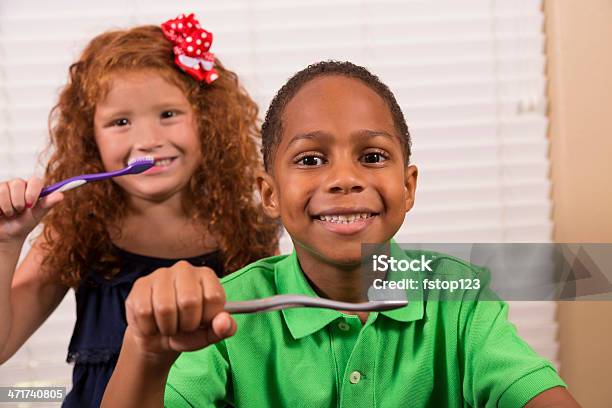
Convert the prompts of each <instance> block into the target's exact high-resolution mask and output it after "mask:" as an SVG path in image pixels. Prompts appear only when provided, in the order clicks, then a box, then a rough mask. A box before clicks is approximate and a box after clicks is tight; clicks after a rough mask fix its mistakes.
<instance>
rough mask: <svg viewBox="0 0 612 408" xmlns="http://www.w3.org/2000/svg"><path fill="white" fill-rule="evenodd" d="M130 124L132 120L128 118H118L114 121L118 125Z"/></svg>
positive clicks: (114, 124)
mask: <svg viewBox="0 0 612 408" xmlns="http://www.w3.org/2000/svg"><path fill="white" fill-rule="evenodd" d="M129 124H130V121H129V120H127V119H126V118H121V119H116V120H114V121H113V123H112V125H113V126H117V127H122V126H127V125H129Z"/></svg>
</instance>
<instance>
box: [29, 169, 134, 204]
mask: <svg viewBox="0 0 612 408" xmlns="http://www.w3.org/2000/svg"><path fill="white" fill-rule="evenodd" d="M126 170H127V169H122V170H117V171H112V172H110V173H96V174H83V175H81V176H75V177H70V178H68V179H66V180H63V181H60V182H59V183H55V184H53V185H50V186H48V187H45V188H43V189H42V191H41V193H40V198H43V197H44V196H47V195H49V194H51V193H53V192H54V191H68V190H72V189H73V188H77V187H80V186H82V185H83V184H86V183H89V182H90V181H100V180H106V179H109V178H112V177H118V176H123V175H124V174H127V171H126Z"/></svg>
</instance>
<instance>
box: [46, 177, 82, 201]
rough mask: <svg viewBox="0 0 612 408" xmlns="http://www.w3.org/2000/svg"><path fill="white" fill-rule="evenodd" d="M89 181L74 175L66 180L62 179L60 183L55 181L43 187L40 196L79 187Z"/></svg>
mask: <svg viewBox="0 0 612 408" xmlns="http://www.w3.org/2000/svg"><path fill="white" fill-rule="evenodd" d="M85 183H87V180H83V179H82V178H80V177H72V178H69V179H66V180H64V181H60V182H59V183H55V184H53V185H50V186H49V187H45V188H43V189H42V191H41V192H40V197H39V199H40V198H43V197H45V196H47V195H49V194H51V193H53V192H55V191H68V190H72V189H73V188H77V187H79V186H82V185H83V184H85Z"/></svg>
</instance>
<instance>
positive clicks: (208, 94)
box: [0, 15, 279, 407]
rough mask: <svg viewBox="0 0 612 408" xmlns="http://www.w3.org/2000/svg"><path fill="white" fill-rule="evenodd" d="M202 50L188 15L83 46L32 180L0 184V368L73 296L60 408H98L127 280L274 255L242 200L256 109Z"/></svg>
mask: <svg viewBox="0 0 612 408" xmlns="http://www.w3.org/2000/svg"><path fill="white" fill-rule="evenodd" d="M211 41H212V34H211V33H210V32H208V31H206V30H203V29H202V28H201V27H200V25H199V23H198V21H197V20H195V18H193V15H189V16H184V15H181V16H179V17H178V18H176V19H173V20H170V21H168V22H166V23H164V24H163V25H162V27H161V28H160V27H157V26H140V27H136V28H133V29H130V30H126V31H112V32H107V33H104V34H102V35H99V36H97V37H96V38H94V39H93V40H92V41H91V42H90V43H89V45H88V46H87V47H86V48H85V50H84V51H83V53H82V55H81V57H80V58H79V59H78V61H76V62H75V63H74V64H72V65H71V66H70V70H69V72H70V79H69V82H68V84H67V85H66V86H65V87H64V88H63V90H62V92H61V94H60V97H59V102H58V103H57V105H56V106H55V107H54V109H53V110H52V113H51V126H50V134H51V141H50V147H52V148H53V154H52V156H51V158H50V160H49V162H48V165H47V168H46V173H45V178H44V183H43V182H42V181H41V180H39V179H37V178H32V179H30V180H28V181H27V182H26V181H23V180H19V179H16V180H11V181H8V182H4V183H0V319H2V322H3V324H2V326H1V327H0V363H1V362H4V361H6V360H7V359H8V358H10V357H11V356H12V355H13V354H14V353H15V352H16V351H17V350H18V349H19V348H20V347H21V345H22V344H23V343H24V342H25V341H26V340H27V339H28V338H29V337H30V335H31V334H32V333H33V332H34V331H35V330H36V329H37V328H38V327H39V326H40V325H41V324H42V323H43V322H44V321H45V320H46V318H47V317H48V316H49V315H50V314H51V313H52V311H53V310H54V309H55V308H56V307H57V305H58V304H59V303H60V302H61V300H62V298H63V297H64V296H65V294H66V292H67V291H68V289H69V288H70V287H72V288H74V289H75V292H76V301H77V321H76V324H75V328H74V333H73V335H72V339H71V341H70V345H69V350H68V361H69V362H74V363H75V367H74V373H73V388H72V390H71V392H70V393H69V394H68V396H67V398H66V400H65V402H64V405H65V406H79V407H82V406H99V404H100V401H101V399H102V395H103V393H104V389H105V387H106V384H107V382H108V380H109V378H110V376H111V374H112V371H113V369H114V366H115V363H116V361H117V356H118V354H119V350H120V348H121V343H122V339H123V334H124V331H125V327H126V320H125V307H124V301H125V299H126V297H127V295H128V293H129V291H130V289H131V287H132V284H133V283H134V281H135V280H136V279H138V278H139V277H142V276H144V275H147V274H149V273H151V272H152V271H154V270H156V269H159V268H162V267H170V266H172V265H173V264H174V263H176V262H177V261H178V260H187V261H188V262H189V263H191V264H192V265H200V266H201V265H207V266H209V267H211V268H212V269H213V270H214V271H215V273H216V274H217V275H219V276H221V275H223V274H224V273H227V272H231V271H234V270H236V269H238V268H240V267H242V266H244V265H246V264H248V263H250V262H253V261H255V260H257V259H260V258H262V257H265V256H269V255H272V254H273V253H274V252H275V251H276V248H277V245H278V233H279V226H278V224H277V223H275V222H272V221H271V220H270V219H267V218H264V216H263V215H262V212H261V211H260V209H259V203H257V202H256V200H255V196H254V185H255V172H256V171H257V170H258V168H259V166H260V162H259V154H258V152H257V142H256V138H257V137H258V136H259V134H258V128H257V114H258V110H257V107H256V105H255V103H254V102H253V101H252V100H251V98H250V97H249V96H248V94H247V93H246V91H245V90H244V89H243V88H242V87H241V85H240V84H239V82H238V79H237V76H236V74H234V73H233V72H231V71H229V70H227V69H226V68H224V66H223V65H222V64H221V63H220V62H219V61H218V60H216V61H215V59H214V56H213V55H212V54H210V53H209V52H208V48H209V47H210V44H211ZM143 156H151V157H153V158H154V159H155V165H154V167H153V168H151V169H150V170H148V171H147V172H145V173H142V174H139V175H132V176H127V177H121V178H116V179H113V180H112V181H110V180H106V181H102V182H95V183H92V184H90V185H87V186H85V187H81V188H80V189H77V190H75V191H72V192H66V193H59V192H56V193H52V194H51V195H49V196H47V197H44V198H43V199H41V200H39V195H40V193H41V189H42V187H43V185H49V184H52V183H56V182H58V181H60V180H63V179H66V178H68V177H71V176H75V175H80V174H84V173H99V172H108V171H114V170H118V169H121V168H124V167H125V166H126V164H127V163H128V162H129V161H130V160H133V159H138V158H142V157H143ZM41 220H42V222H43V224H44V229H43V233H42V235H41V236H39V237H38V238H37V239H36V241H35V242H34V243H33V245H32V249H31V250H30V252H29V253H28V255H27V256H26V258H25V259H24V261H23V262H22V263H21V264H20V265H19V266H18V267H16V264H17V260H18V257H19V254H20V251H21V248H22V245H23V243H24V241H25V239H26V236H27V235H28V234H29V233H30V232H31V231H32V230H33V228H34V227H35V226H36V225H37V224H38V222H40V221H41ZM168 284H173V283H172V282H168Z"/></svg>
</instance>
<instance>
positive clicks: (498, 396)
mask: <svg viewBox="0 0 612 408" xmlns="http://www.w3.org/2000/svg"><path fill="white" fill-rule="evenodd" d="M262 134H263V147H262V151H263V154H264V165H265V167H266V173H264V174H262V175H261V176H260V177H259V179H258V183H259V188H260V191H261V196H262V205H263V207H264V210H265V212H266V213H267V214H268V215H269V216H272V217H274V218H280V219H281V220H282V222H283V225H284V226H285V228H286V230H287V232H288V233H289V235H290V236H291V239H292V240H293V243H294V246H295V251H294V253H293V254H292V255H290V256H278V257H273V258H267V259H264V260H261V261H259V262H256V263H254V264H251V265H250V266H247V267H246V268H244V269H242V270H240V271H238V272H236V273H234V274H232V275H230V276H228V277H227V278H224V279H223V280H222V281H221V283H222V285H223V286H221V284H220V283H219V281H218V280H217V279H216V278H215V276H214V274H213V273H212V272H211V271H210V270H208V269H207V268H194V267H191V266H189V265H187V264H185V263H179V264H176V265H175V266H174V267H172V268H170V269H167V270H158V271H156V272H155V273H153V274H152V275H150V276H148V277H146V278H143V279H141V280H139V281H138V282H137V283H136V285H135V286H134V289H133V290H132V292H131V294H130V296H129V298H128V300H127V302H126V313H127V318H128V322H129V326H128V329H127V331H126V335H125V338H124V344H123V349H122V352H121V356H120V358H119V362H118V365H117V369H116V371H115V374H114V375H113V378H112V379H111V382H110V385H109V387H108V388H107V391H106V394H105V400H104V403H105V404H106V405H107V406H113V407H115V406H161V405H162V404H163V401H164V394H165V403H166V405H167V406H181V407H182V406H202V407H207V406H224V405H225V404H230V405H235V406H240V407H242V406H252V407H263V406H291V407H293V406H312V407H323V406H346V407H357V406H364V407H373V406H377V407H396V406H415V407H420V406H433V407H443V406H448V407H463V406H501V407H517V406H523V405H525V404H527V406H528V407H544V406H553V404H555V403H556V404H558V405H554V406H567V407H572V406H577V404H576V403H575V401H574V400H573V399H572V398H571V396H570V395H569V394H568V393H567V392H566V391H565V389H564V388H563V387H564V386H565V385H564V383H563V382H562V381H561V379H560V378H559V377H558V376H557V374H556V372H555V371H554V369H553V368H552V367H551V366H550V364H549V363H548V362H547V361H546V360H543V359H541V358H539V357H538V356H537V355H536V354H535V353H533V351H532V350H531V349H530V348H529V347H528V346H527V345H526V344H525V343H524V342H522V341H521V340H520V339H519V338H518V337H517V336H516V333H515V330H514V327H513V326H512V325H511V324H509V323H508V322H507V320H506V312H507V310H506V305H505V304H503V303H501V302H484V301H483V302H464V303H462V302H431V301H430V302H426V301H423V300H422V299H417V300H414V299H413V300H411V301H410V303H409V304H408V305H407V306H405V307H403V308H401V309H397V310H392V311H387V312H380V313H378V312H371V313H369V314H368V313H354V314H351V313H348V312H347V313H342V312H340V311H336V310H327V309H305V308H302V309H287V310H283V311H277V312H270V313H260V314H253V315H234V316H230V315H229V314H228V313H227V312H225V311H224V310H223V308H224V303H225V294H227V297H228V299H229V300H248V299H255V298H262V297H267V296H271V295H276V294H289V293H292V294H306V295H310V296H321V297H326V298H330V299H334V300H341V301H347V302H359V301H363V300H364V299H365V293H364V289H363V288H364V285H363V283H364V282H363V281H364V279H363V274H364V271H362V268H361V244H362V243H388V242H389V241H390V240H391V239H392V237H393V235H394V234H395V233H396V232H397V230H398V229H399V228H400V226H401V225H402V222H403V220H404V215H405V213H406V212H407V211H409V210H410V209H411V208H412V206H413V203H414V198H415V190H416V180H417V169H416V167H415V166H414V165H410V164H409V158H410V137H409V133H408V128H407V126H406V123H405V120H404V117H403V115H402V113H401V110H400V108H399V106H398V104H397V102H396V101H395V98H394V96H393V94H392V93H391V91H389V89H388V88H387V87H386V86H385V85H384V84H382V83H381V82H380V81H379V80H378V78H377V77H375V76H373V75H372V74H370V73H369V72H368V71H367V70H365V69H364V68H361V67H358V66H355V65H353V64H350V63H339V62H323V63H319V64H316V65H312V66H310V67H308V68H306V69H305V70H303V71H301V72H299V73H298V74H296V75H295V76H294V77H292V78H291V79H290V80H289V81H288V83H287V84H286V85H285V86H284V87H283V88H282V89H281V90H280V91H279V93H278V94H277V95H276V97H275V98H274V100H273V101H272V103H271V106H270V109H269V110H268V113H267V116H266V120H265V123H264V125H263V129H262ZM391 251H392V252H393V254H394V255H401V254H398V249H397V248H396V247H395V246H393V245H392V246H391ZM399 252H401V251H399ZM439 265H441V263H439ZM439 267H440V266H439ZM444 267H445V268H450V269H453V270H464V269H465V268H467V266H466V265H465V264H462V263H460V262H458V261H456V260H452V259H450V258H448V259H446V260H444ZM183 351H196V352H194V353H184V354H182V355H180V353H181V352H183ZM179 355H180V358H179ZM171 367H172V370H170V368H171ZM168 373H169V375H168ZM166 383H167V385H166Z"/></svg>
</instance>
